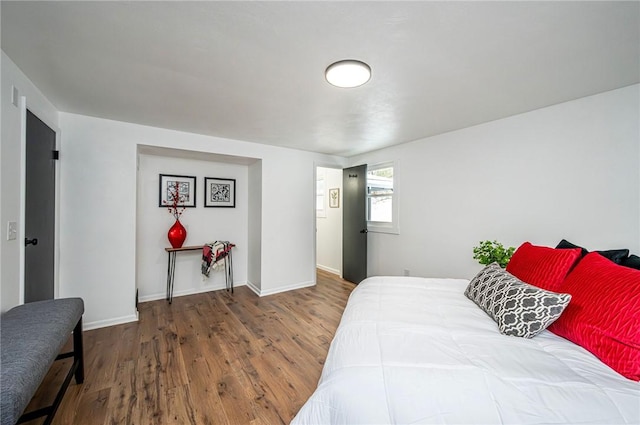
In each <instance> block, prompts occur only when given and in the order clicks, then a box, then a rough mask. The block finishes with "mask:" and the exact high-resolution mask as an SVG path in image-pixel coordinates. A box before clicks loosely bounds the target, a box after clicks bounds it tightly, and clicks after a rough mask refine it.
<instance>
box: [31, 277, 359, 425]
mask: <svg viewBox="0 0 640 425" xmlns="http://www.w3.org/2000/svg"><path fill="white" fill-rule="evenodd" d="M353 288H354V285H353V284H351V283H349V282H346V281H344V280H341V279H339V278H338V277H336V276H335V275H332V274H329V273H326V272H323V271H319V272H318V283H317V285H316V286H315V287H311V288H306V289H299V290H296V291H290V292H285V293H282V294H276V295H270V296H267V297H262V298H260V297H258V296H257V295H255V294H254V293H253V292H251V290H250V289H249V288H247V287H246V286H242V287H239V288H236V290H235V293H234V294H233V295H232V294H231V293H228V292H226V291H224V290H221V291H214V292H208V293H204V294H197V295H189V296H184V297H178V298H174V300H173V304H172V305H168V304H167V302H166V301H152V302H147V303H143V304H140V305H139V311H140V320H139V322H137V323H129V324H124V325H119V326H112V327H108V328H102V329H96V330H92V331H87V332H85V333H84V352H85V381H84V384H82V385H76V384H75V381H72V384H71V385H70V386H69V388H68V390H67V393H66V395H65V397H64V400H63V402H62V404H61V406H60V409H59V410H58V413H57V415H56V418H55V420H54V422H53V423H54V424H57V425H61V424H64V425H67V424H82V425H92V424H127V425H129V424H192V425H206V424H280V423H284V424H288V423H289V422H290V421H291V419H292V418H293V416H294V415H295V414H296V413H297V411H298V409H300V407H301V406H302V404H303V403H304V402H305V401H306V399H307V398H308V397H309V396H310V395H311V393H312V392H313V391H314V389H315V388H316V384H317V383H318V378H319V377H320V372H321V370H322V365H323V364H324V361H325V358H326V355H327V350H328V348H329V344H330V342H331V339H332V338H333V334H334V332H335V329H336V327H337V326H338V323H339V321H340V317H341V316H342V311H343V310H344V306H345V304H346V301H347V298H348V296H349V294H350V293H351V291H352V289H353ZM69 364H70V360H64V361H58V362H56V365H54V366H53V367H52V369H51V370H50V372H49V375H48V376H47V378H46V379H45V381H44V382H43V384H42V385H41V387H40V389H39V390H38V393H37V394H36V396H35V397H34V399H33V400H32V402H31V405H30V406H29V408H27V410H31V409H32V408H34V407H40V406H42V405H46V404H47V403H49V402H50V401H51V400H53V397H54V395H55V394H54V393H52V391H55V389H57V385H58V382H61V380H62V379H63V378H64V374H65V373H66V371H67V370H68V365H69ZM63 366H64V367H63ZM40 423H42V420H39V421H32V422H29V424H31V425H35V424H40Z"/></svg>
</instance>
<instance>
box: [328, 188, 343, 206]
mask: <svg viewBox="0 0 640 425" xmlns="http://www.w3.org/2000/svg"><path fill="white" fill-rule="evenodd" d="M339 207H340V189H338V188H336V189H329V208H339Z"/></svg>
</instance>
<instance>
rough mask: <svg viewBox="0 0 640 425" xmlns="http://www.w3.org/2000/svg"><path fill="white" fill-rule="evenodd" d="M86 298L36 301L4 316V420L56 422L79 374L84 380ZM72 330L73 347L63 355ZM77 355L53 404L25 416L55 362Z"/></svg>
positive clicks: (11, 424)
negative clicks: (66, 394) (63, 399)
mask: <svg viewBox="0 0 640 425" xmlns="http://www.w3.org/2000/svg"><path fill="white" fill-rule="evenodd" d="M83 313H84V303H83V301H82V299H81V298H62V299H57V300H46V301H37V302H33V303H27V304H23V305H20V306H17V307H14V308H12V309H11V310H9V311H7V312H6V313H3V314H2V316H0V326H1V328H0V331H1V333H0V350H1V351H2V364H1V365H0V369H1V375H2V376H1V380H0V385H1V392H0V424H1V425H15V424H16V423H22V422H27V421H30V420H32V419H34V418H38V417H41V416H47V418H46V420H45V422H44V423H45V424H48V423H51V421H52V420H53V416H54V415H55V413H56V410H57V409H58V406H59V404H60V402H61V401H62V397H63V396H64V393H65V391H66V389H67V387H68V386H69V383H70V382H71V377H72V376H73V375H75V379H76V382H77V383H78V384H81V383H82V381H83V380H84V364H83V354H82V314H83ZM72 331H73V351H71V352H68V353H63V354H60V350H62V348H63V346H64V345H65V343H66V342H67V341H68V340H69V336H70V334H71V332H72ZM68 357H73V359H74V361H73V365H72V366H71V369H70V370H69V373H68V374H67V376H66V378H65V381H64V384H63V385H62V387H61V388H60V390H59V391H58V394H57V395H56V399H55V401H54V403H53V404H52V405H51V406H47V407H44V408H41V409H37V410H35V411H32V412H28V413H25V414H23V412H24V409H25V408H26V407H27V405H28V404H29V401H31V398H32V397H33V395H34V394H35V392H36V390H37V389H38V387H39V386H40V384H41V382H42V380H43V379H44V377H45V376H46V374H47V372H48V371H49V368H50V367H51V365H52V364H53V362H54V361H55V360H58V359H63V358H68Z"/></svg>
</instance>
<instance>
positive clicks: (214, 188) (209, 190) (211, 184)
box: [204, 177, 236, 208]
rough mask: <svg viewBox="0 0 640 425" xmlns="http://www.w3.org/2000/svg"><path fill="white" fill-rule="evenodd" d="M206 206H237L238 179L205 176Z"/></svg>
mask: <svg viewBox="0 0 640 425" xmlns="http://www.w3.org/2000/svg"><path fill="white" fill-rule="evenodd" d="M204 206H205V207H208V208H235V207H236V179H221V178H217V177H205V178H204Z"/></svg>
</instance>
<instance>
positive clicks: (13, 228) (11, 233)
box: [7, 221, 18, 241]
mask: <svg viewBox="0 0 640 425" xmlns="http://www.w3.org/2000/svg"><path fill="white" fill-rule="evenodd" d="M17 237H18V223H16V222H15V221H10V222H8V223H7V240H8V241H13V240H15V239H17Z"/></svg>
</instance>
